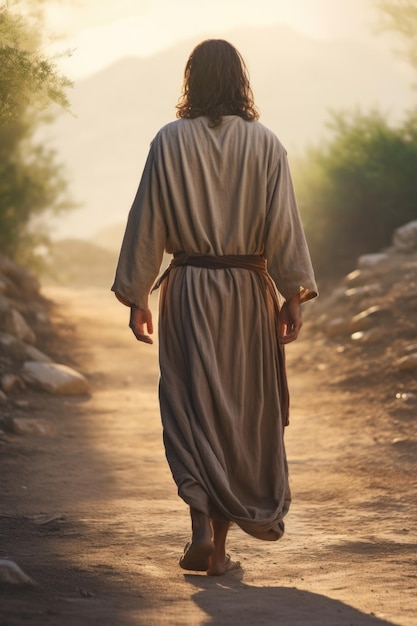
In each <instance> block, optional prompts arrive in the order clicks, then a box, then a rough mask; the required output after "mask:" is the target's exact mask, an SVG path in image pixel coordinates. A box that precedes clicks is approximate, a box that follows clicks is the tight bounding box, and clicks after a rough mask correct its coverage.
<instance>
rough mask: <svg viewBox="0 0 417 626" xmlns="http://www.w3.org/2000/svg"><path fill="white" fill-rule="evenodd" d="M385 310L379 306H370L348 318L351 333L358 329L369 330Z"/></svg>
mask: <svg viewBox="0 0 417 626" xmlns="http://www.w3.org/2000/svg"><path fill="white" fill-rule="evenodd" d="M384 313H386V310H385V309H383V308H382V307H380V306H371V307H369V309H366V310H365V311H361V313H358V314H357V315H354V316H353V317H352V319H351V320H350V328H351V331H352V332H353V333H355V332H358V331H360V330H369V329H370V328H372V326H374V324H375V322H376V321H377V320H378V319H380V318H381V317H382V316H383V314H384Z"/></svg>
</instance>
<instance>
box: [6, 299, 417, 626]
mask: <svg viewBox="0 0 417 626" xmlns="http://www.w3.org/2000/svg"><path fill="white" fill-rule="evenodd" d="M47 295H48V296H49V297H52V298H53V299H54V300H55V301H56V302H59V303H60V311H59V316H58V317H59V319H58V323H59V324H61V326H62V328H65V325H66V324H68V325H69V326H70V327H71V326H72V327H73V329H72V330H71V328H70V329H69V330H68V332H67V335H66V341H65V342H63V344H62V350H64V349H65V346H67V345H70V346H71V349H70V351H69V353H68V355H67V357H68V359H69V360H70V363H73V364H75V365H77V366H78V367H79V368H80V369H82V371H84V372H85V373H86V375H87V376H88V377H89V378H90V380H91V385H92V388H93V394H92V396H91V397H90V398H83V399H80V398H76V399H74V398H65V399H62V398H61V399H60V398H53V397H49V396H44V395H40V394H34V393H33V394H30V395H29V402H30V415H32V416H33V418H34V419H42V420H45V421H46V422H47V423H48V424H50V426H51V429H50V434H49V436H43V437H41V436H38V437H33V436H32V437H17V436H9V437H8V438H7V441H6V442H3V444H2V445H1V447H0V451H1V455H2V460H1V471H2V483H3V495H2V497H1V501H0V540H1V548H0V550H1V552H0V556H2V557H3V558H4V557H8V558H10V559H13V560H14V561H16V562H17V563H18V564H19V565H20V566H21V567H22V568H23V569H24V570H25V571H26V573H27V574H29V575H30V576H32V577H33V579H34V580H35V581H36V582H37V583H38V585H39V586H38V587H37V588H35V589H21V588H8V587H3V588H1V589H0V623H1V624H4V626H22V625H23V624H25V625H27V624H31V625H34V626H35V625H36V626H49V625H53V626H58V625H62V626H69V625H71V626H72V625H74V626H75V625H77V626H84V625H86V626H87V625H88V626H90V625H93V624H100V625H101V626H139V625H140V626H142V625H143V626H165V625H170V626H171V625H172V626H174V625H178V626H183V625H184V626H185V625H187V626H188V625H192V626H197V625H198V626H200V625H201V626H203V625H204V626H206V625H217V626H223V625H224V626H236V625H239V626H249V625H250V626H252V625H253V626H258V625H259V626H261V625H268V626H270V625H278V624H279V625H280V626H349V625H352V626H377V625H379V626H388V625H397V626H416V625H417V600H416V598H417V593H416V587H417V585H416V583H417V536H416V535H417V532H416V524H415V520H416V509H417V504H416V500H417V498H416V495H417V486H416V475H415V473H414V474H413V473H412V472H411V470H410V468H412V467H413V465H412V463H413V459H414V458H415V457H414V455H415V451H413V450H412V451H411V452H410V450H409V449H407V450H401V449H400V448H399V447H398V446H396V447H395V450H394V451H393V447H392V446H390V445H389V443H390V439H391V437H392V434H391V432H388V431H387V432H383V428H385V426H384V424H386V423H387V422H386V420H384V419H382V417H383V410H384V409H383V407H380V413H381V415H378V414H375V415H374V417H375V420H376V421H378V420H379V418H380V417H381V421H380V423H381V428H379V429H375V428H372V427H371V424H372V419H369V411H370V410H372V411H375V409H374V408H372V409H371V408H370V406H371V405H369V406H368V404H367V402H366V396H365V395H363V394H362V396H360V397H359V396H357V394H356V393H355V390H350V391H345V392H343V393H337V392H336V391H335V390H334V388H332V389H330V388H329V386H328V380H329V376H332V372H330V373H329V372H328V371H326V370H320V369H311V370H310V371H309V372H308V371H305V369H303V368H301V367H300V364H301V363H302V355H303V353H304V352H305V351H306V350H309V337H308V332H305V333H304V336H303V337H302V338H301V339H300V340H299V341H298V342H297V343H296V344H293V345H291V346H289V347H288V351H287V355H288V356H287V358H288V364H289V376H290V388H291V392H292V413H291V425H290V427H289V428H288V430H287V449H288V457H289V464H290V472H291V477H292V492H293V505H292V509H291V511H290V514H289V515H288V517H287V520H286V529H287V532H286V535H285V537H284V538H283V539H282V540H281V541H279V542H277V543H275V544H270V543H264V542H260V541H257V540H256V539H253V538H251V537H249V536H247V535H244V534H243V533H242V532H241V531H240V530H239V529H238V528H235V527H233V528H232V530H231V532H230V540H229V546H228V548H229V552H230V553H231V555H232V558H233V559H238V560H240V561H241V564H242V568H243V569H242V571H241V572H231V573H229V574H228V575H226V576H224V577H221V578H210V577H207V576H206V575H205V574H201V575H199V574H195V575H193V574H187V573H185V572H184V571H183V570H181V569H180V568H179V567H178V564H177V563H178V558H179V556H180V554H181V552H182V549H183V546H184V543H185V542H186V540H187V539H188V537H189V519H188V513H187V509H186V506H185V505H184V504H183V503H182V501H181V500H179V498H178V497H177V495H176V488H175V486H174V483H173V482H172V479H171V476H170V473H169V470H168V467H167V464H166V461H165V457H164V451H163V446H162V442H161V426H160V421H159V412H158V403H157V382H158V365H157V345H156V343H155V345H154V346H152V347H149V346H147V345H144V344H138V343H136V342H135V340H134V338H133V336H132V335H131V334H130V332H129V330H128V328H127V310H126V309H124V307H122V306H121V305H120V304H118V303H117V302H116V300H115V299H114V297H113V296H112V294H110V293H107V292H104V291H96V292H92V291H91V292H87V291H85V292H76V291H71V290H68V289H57V288H53V289H52V288H51V289H50V290H48V291H47ZM154 309H155V307H154ZM68 359H67V360H66V362H67V363H68ZM371 393H372V391H371V390H370V391H369V394H371ZM374 406H375V405H374V404H372V407H374ZM19 410H21V411H23V412H25V411H26V414H27V413H28V409H27V408H26V409H25V408H24V407H21V409H19ZM365 417H367V419H366V420H365V419H364V418H365ZM376 432H377V433H378V434H377V436H376V435H375V433H376ZM400 447H401V446H400ZM411 453H413V454H411ZM414 467H415V465H414ZM42 516H43V517H42ZM51 518H54V519H51ZM48 520H49V521H48Z"/></svg>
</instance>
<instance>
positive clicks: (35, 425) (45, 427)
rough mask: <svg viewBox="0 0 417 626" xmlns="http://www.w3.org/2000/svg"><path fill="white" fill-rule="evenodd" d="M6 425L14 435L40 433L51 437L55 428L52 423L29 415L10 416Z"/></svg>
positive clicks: (54, 432)
mask: <svg viewBox="0 0 417 626" xmlns="http://www.w3.org/2000/svg"><path fill="white" fill-rule="evenodd" d="M8 427H9V429H10V430H11V432H12V433H14V434H15V435H41V436H42V437H52V436H54V435H55V434H56V428H55V426H54V425H53V424H50V423H49V422H47V421H45V420H38V419H33V418H30V417H12V419H11V420H10V421H9V422H8Z"/></svg>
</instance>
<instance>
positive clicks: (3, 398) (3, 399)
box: [0, 390, 7, 404]
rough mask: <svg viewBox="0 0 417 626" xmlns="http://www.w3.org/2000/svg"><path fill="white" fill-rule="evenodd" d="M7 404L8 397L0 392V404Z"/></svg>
mask: <svg viewBox="0 0 417 626" xmlns="http://www.w3.org/2000/svg"><path fill="white" fill-rule="evenodd" d="M6 403H7V396H6V394H5V393H4V391H1V390H0V404H6Z"/></svg>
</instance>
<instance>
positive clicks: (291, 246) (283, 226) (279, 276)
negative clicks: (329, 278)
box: [264, 146, 318, 302]
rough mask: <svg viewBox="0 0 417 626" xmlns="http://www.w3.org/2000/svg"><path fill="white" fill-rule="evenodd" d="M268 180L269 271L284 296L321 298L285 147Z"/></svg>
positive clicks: (266, 240)
mask: <svg viewBox="0 0 417 626" xmlns="http://www.w3.org/2000/svg"><path fill="white" fill-rule="evenodd" d="M279 153H280V154H279V157H278V163H277V164H276V166H275V167H271V171H270V175H269V180H268V208H267V216H266V228H265V251H264V253H265V256H266V259H267V263H268V272H269V274H270V275H271V276H272V278H273V280H274V282H275V284H276V286H277V288H278V291H279V292H280V294H281V295H282V296H283V297H284V298H285V300H288V299H289V298H291V297H292V296H294V295H296V294H298V293H299V294H300V298H301V302H305V301H307V300H310V299H312V298H315V297H316V296H317V295H318V290H317V285H316V281H315V278H314V271H313V267H312V264H311V259H310V253H309V250H308V247H307V242H306V238H305V234H304V229H303V226H302V223H301V217H300V213H299V210H298V206H297V202H296V199H295V194H294V188H293V184H292V180H291V174H290V169H289V165H288V160H287V155H286V152H285V150H284V148H283V147H282V146H281V147H280V151H279Z"/></svg>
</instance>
